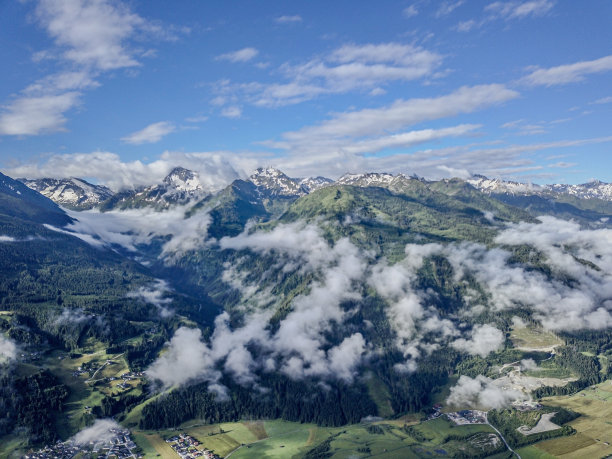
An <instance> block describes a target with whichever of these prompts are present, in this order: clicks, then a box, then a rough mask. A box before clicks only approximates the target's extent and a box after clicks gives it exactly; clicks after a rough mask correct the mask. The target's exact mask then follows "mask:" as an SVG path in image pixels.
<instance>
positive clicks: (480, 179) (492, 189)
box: [466, 175, 544, 194]
mask: <svg viewBox="0 0 612 459" xmlns="http://www.w3.org/2000/svg"><path fill="white" fill-rule="evenodd" d="M466 181H467V183H469V184H470V185H472V186H473V187H474V188H477V189H479V190H480V191H483V192H485V193H489V194H490V193H508V194H537V193H539V192H541V191H544V188H543V187H542V186H540V185H536V184H532V183H520V182H511V181H508V182H507V181H505V180H501V179H490V178H487V177H485V176H484V175H474V176H473V177H472V178H470V179H467V180H466Z"/></svg>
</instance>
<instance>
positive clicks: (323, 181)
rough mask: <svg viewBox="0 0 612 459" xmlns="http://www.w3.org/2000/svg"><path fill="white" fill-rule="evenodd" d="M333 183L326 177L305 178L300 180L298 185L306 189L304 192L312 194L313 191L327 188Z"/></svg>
mask: <svg viewBox="0 0 612 459" xmlns="http://www.w3.org/2000/svg"><path fill="white" fill-rule="evenodd" d="M333 183H334V181H333V180H332V179H329V178H327V177H321V176H318V177H306V178H303V179H302V180H300V185H301V186H302V187H303V188H305V189H306V191H308V192H309V193H312V192H313V191H316V190H318V189H320V188H324V187H326V186H329V185H331V184H333Z"/></svg>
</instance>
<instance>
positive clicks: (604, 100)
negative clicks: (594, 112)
mask: <svg viewBox="0 0 612 459" xmlns="http://www.w3.org/2000/svg"><path fill="white" fill-rule="evenodd" d="M591 103H592V104H612V96H609V97H602V98H601V99H597V100H594V101H593V102H591Z"/></svg>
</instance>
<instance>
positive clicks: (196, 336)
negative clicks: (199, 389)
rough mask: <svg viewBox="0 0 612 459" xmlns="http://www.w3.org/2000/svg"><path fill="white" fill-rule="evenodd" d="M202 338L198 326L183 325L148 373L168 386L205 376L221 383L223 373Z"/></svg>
mask: <svg viewBox="0 0 612 459" xmlns="http://www.w3.org/2000/svg"><path fill="white" fill-rule="evenodd" d="M201 338H202V332H201V331H200V330H199V329H197V328H186V327H181V328H179V329H178V330H177V331H176V332H174V336H173V337H172V339H171V340H170V343H169V344H168V347H167V349H166V352H165V353H164V354H162V355H161V357H159V358H158V359H157V360H156V361H155V362H153V364H151V366H150V367H149V368H148V369H147V371H146V374H147V376H148V377H149V378H151V379H154V380H157V381H161V382H162V384H163V387H164V389H168V388H170V387H173V386H180V385H182V384H185V383H187V382H192V381H196V380H202V379H209V380H210V381H213V382H217V381H218V380H219V379H220V373H219V372H217V371H216V370H215V369H214V363H213V362H212V360H211V357H210V354H209V350H208V348H207V346H206V344H204V343H203V342H202V341H201Z"/></svg>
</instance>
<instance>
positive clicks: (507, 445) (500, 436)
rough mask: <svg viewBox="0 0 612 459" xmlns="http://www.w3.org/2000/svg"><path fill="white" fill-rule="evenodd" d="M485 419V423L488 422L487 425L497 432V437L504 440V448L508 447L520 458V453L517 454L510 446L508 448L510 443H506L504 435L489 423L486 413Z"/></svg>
mask: <svg viewBox="0 0 612 459" xmlns="http://www.w3.org/2000/svg"><path fill="white" fill-rule="evenodd" d="M485 420H486V421H487V424H488V425H489V426H491V428H492V429H493V430H495V432H497V433H498V434H499V438H501V439H502V441H503V442H504V445H506V448H508V449H509V450H510V452H512V453H513V454H515V455H516V457H518V459H521V456H520V454H519V453H517V452H516V451H514V450H513V449H512V448H510V445H509V444H508V442H507V441H506V439H505V438H504V436H503V435H502V434H501V432H500V431H499V430H497V428H496V427H495V426H494V425H493V424H491V423H490V422H489V418H488V417H487V413H485Z"/></svg>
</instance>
